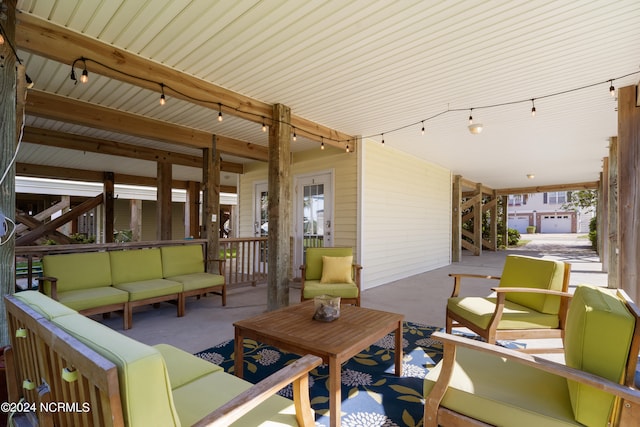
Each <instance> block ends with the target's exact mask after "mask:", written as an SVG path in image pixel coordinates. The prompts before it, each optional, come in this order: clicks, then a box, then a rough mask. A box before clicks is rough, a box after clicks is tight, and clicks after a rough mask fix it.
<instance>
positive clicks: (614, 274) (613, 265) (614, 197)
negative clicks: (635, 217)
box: [606, 136, 620, 289]
mask: <svg viewBox="0 0 640 427" xmlns="http://www.w3.org/2000/svg"><path fill="white" fill-rule="evenodd" d="M608 181H609V192H608V196H609V197H608V198H609V202H608V203H607V207H608V213H607V218H606V220H607V222H608V223H609V236H607V237H608V239H609V245H608V248H609V256H608V257H607V258H608V264H609V265H608V266H607V279H608V280H607V286H608V287H609V288H613V289H616V288H618V276H619V274H620V272H619V266H618V137H615V136H614V137H612V138H611V141H610V142H609V180H608Z"/></svg>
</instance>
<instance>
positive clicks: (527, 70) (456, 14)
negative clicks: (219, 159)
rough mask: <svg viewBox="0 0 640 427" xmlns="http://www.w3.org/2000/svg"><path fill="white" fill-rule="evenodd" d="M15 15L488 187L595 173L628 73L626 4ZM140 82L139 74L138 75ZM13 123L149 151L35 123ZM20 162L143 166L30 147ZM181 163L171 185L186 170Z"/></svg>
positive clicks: (634, 55) (113, 87) (96, 90)
mask: <svg viewBox="0 0 640 427" xmlns="http://www.w3.org/2000/svg"><path fill="white" fill-rule="evenodd" d="M18 9H20V10H22V11H23V12H25V13H30V14H33V15H35V16H37V17H40V18H42V19H46V20H50V21H52V22H53V23H56V24H58V25H61V26H64V27H67V28H69V29H71V30H74V31H77V32H80V33H82V34H84V35H87V36H90V37H93V38H96V39H99V40H101V41H103V42H106V43H109V44H112V45H114V46H116V47H118V48H122V49H125V50H127V51H129V52H131V53H134V54H137V55H140V56H141V57H144V58H147V59H150V60H153V61H155V62H158V63H161V64H163V65H166V66H169V67H172V68H174V69H176V70H179V71H181V72H184V73H187V74H190V75H193V76H196V77H198V78H201V79H203V80H206V81H208V82H211V83H214V84H216V85H219V86H222V87H224V88H227V89H230V90H232V91H234V92H237V93H240V94H243V95H246V96H249V97H252V98H254V99H258V100H261V101H264V102H267V103H281V104H285V105H287V106H289V107H290V108H291V110H292V112H293V113H295V114H296V115H298V116H301V117H304V118H307V119H310V120H312V121H314V122H317V123H320V124H322V125H325V126H328V127H330V128H333V129H336V130H339V131H342V132H345V133H347V134H351V135H361V136H365V137H370V138H371V139H373V140H376V141H381V140H382V139H383V137H382V134H384V141H385V146H387V147H389V149H397V150H402V151H404V152H407V153H410V154H412V155H415V156H417V157H420V158H423V159H426V160H429V161H431V162H434V163H436V164H439V165H442V166H444V167H446V168H448V169H451V170H452V172H453V173H455V174H461V175H463V176H464V177H466V178H468V179H471V180H474V181H478V182H482V183H484V184H486V185H488V186H490V187H493V188H497V189H500V188H507V187H525V186H531V185H551V184H566V183H578V182H587V181H596V180H598V175H599V173H600V171H601V167H602V158H603V157H606V156H607V154H608V150H607V146H608V139H609V138H610V137H612V136H615V135H616V133H617V113H616V105H617V104H616V99H615V97H612V96H610V94H609V86H610V83H609V80H610V79H614V81H613V84H614V85H615V87H616V88H618V87H622V86H628V85H633V84H636V83H637V82H638V80H640V67H639V66H640V1H638V0H620V1H614V0H593V1H587V0H562V1H560V0H531V1H508V0H495V1H479V0H458V1H455V0H441V1H435V0H421V1H415V0H414V1H411V0H381V1H372V0H353V1H347V0H336V1H318V0H310V1H303V0H262V1H261V0H238V1H228V0H219V1H214V0H78V1H72V0H18ZM19 55H20V57H21V59H22V60H23V61H24V62H25V64H26V66H27V73H28V74H29V75H30V77H31V78H32V79H33V80H34V81H35V88H36V89H39V90H43V91H47V92H51V93H55V94H60V95H64V96H68V97H72V98H77V99H81V100H85V101H89V102H92V103H96V104H99V105H103V106H107V107H111V108H117V109H120V110H123V111H127V112H133V113H137V114H143V115H146V116H149V117H153V118H157V119H161V120H165V121H168V122H172V123H177V124H181V125H183V126H189V127H192V128H196V129H200V130H205V131H208V132H211V133H217V134H220V135H225V136H229V137H233V138H236V139H239V140H243V141H247V142H251V143H254V144H259V145H267V134H265V133H263V132H262V131H261V129H260V125H256V124H255V123H252V122H248V121H245V120H242V119H239V118H232V117H231V116H230V115H225V120H224V121H223V122H222V123H218V122H217V121H216V120H215V116H216V115H217V112H216V111H214V112H212V110H210V109H205V108H202V107H198V106H195V105H193V104H190V103H188V102H185V101H179V100H177V99H172V98H171V96H170V94H169V93H168V94H167V95H168V96H167V98H168V102H167V105H165V106H162V107H161V106H160V105H159V104H158V98H159V93H156V92H153V91H149V90H146V89H141V88H138V87H136V86H133V85H130V84H126V83H121V82H119V81H116V80H112V79H109V78H106V77H101V76H99V75H97V74H96V73H91V74H90V81H89V82H88V83H87V84H85V85H82V84H77V85H74V84H73V82H71V81H70V80H69V72H70V64H60V63H56V62H54V61H51V60H47V59H44V58H41V57H37V56H35V55H32V54H30V53H28V52H25V51H19ZM85 56H87V57H90V56H91V52H87V53H86V55H85ZM629 74H631V75H629ZM622 76H626V77H622ZM141 77H147V78H149V76H144V75H143V71H142V70H141ZM619 77H621V78H619ZM150 78H152V76H151V77H150ZM595 83H599V84H595ZM594 84H595V85H594ZM590 85H592V86H591V87H588V88H584V89H580V90H575V91H573V89H577V88H582V87H585V86H590ZM549 95H552V96H549ZM531 99H535V107H536V110H537V115H536V117H535V118H534V117H532V116H531V113H530V111H531V107H532V103H531ZM517 101H522V102H517ZM505 103H506V104H509V105H503V106H500V107H491V108H483V107H487V106H493V105H496V104H505ZM471 108H473V109H474V110H473V117H474V120H475V121H479V122H482V123H483V124H484V131H483V132H482V133H481V134H480V135H471V134H470V133H469V131H468V130H467V125H468V116H469V114H470V111H469V110H470V109H471ZM452 110H455V111H452ZM443 112H444V114H441V115H438V114H439V113H443ZM436 115H438V116H437V117H434V116H436ZM432 117H434V118H432ZM423 120H424V126H425V128H426V132H425V135H424V136H423V135H421V131H420V130H421V127H422V121H423ZM27 123H28V124H29V125H30V126H35V127H43V128H50V129H58V130H64V131H66V132H71V133H79V134H83V135H89V136H95V137H101V138H106V139H111V140H117V141H123V142H128V143H136V144H142V145H154V144H158V143H156V142H154V141H145V140H141V139H140V138H134V137H131V136H126V135H119V134H112V133H109V132H105V131H101V130H96V129H89V128H82V127H79V126H77V125H71V124H64V123H57V122H53V121H51V120H44V119H40V118H34V117H29V118H28V119H27ZM396 129H400V130H396ZM318 145H319V144H318V143H316V142H311V141H309V140H305V139H304V138H298V141H297V142H296V143H293V144H292V146H293V150H294V151H299V150H307V149H317V148H318ZM157 146H159V147H160V146H162V145H161V144H158V145H157ZM175 150H176V151H181V152H189V153H191V151H189V149H185V148H178V147H176V148H175ZM345 155H347V154H345ZM79 156H85V160H84V163H83V161H82V158H81V157H79ZM225 160H230V161H243V160H241V159H237V158H228V159H227V158H225ZM18 161H19V162H28V163H36V164H48V165H54V166H62V167H82V168H86V169H92V168H106V167H109V168H111V170H113V171H114V172H116V173H118V172H121V173H128V174H132V173H133V171H137V173H139V174H144V175H153V173H154V171H155V169H154V168H153V167H149V165H147V166H140V165H138V166H136V162H133V161H129V160H123V159H116V158H110V156H105V158H101V159H94V160H92V161H91V162H89V161H86V154H82V153H75V154H74V153H73V152H70V153H65V155H57V156H56V155H52V154H51V150H50V149H44V148H43V147H40V146H36V145H33V144H24V147H23V149H21V152H20V155H19V158H18ZM245 161H246V160H245ZM80 165H82V166H80ZM191 169H193V168H180V169H179V171H176V172H174V178H176V179H198V172H197V170H191ZM527 174H535V176H536V177H535V179H534V180H533V181H531V180H528V179H527V178H526V175H527ZM231 175H233V174H231ZM227 178H229V177H227ZM230 180H231V181H232V177H231V179H230ZM223 183H225V182H224V180H223ZM227 183H229V181H228V182H227Z"/></svg>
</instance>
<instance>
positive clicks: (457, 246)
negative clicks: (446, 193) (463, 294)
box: [451, 175, 462, 262]
mask: <svg viewBox="0 0 640 427" xmlns="http://www.w3.org/2000/svg"><path fill="white" fill-rule="evenodd" d="M461 179H462V176H461V175H454V177H453V190H452V195H451V262H460V259H461V258H462V245H461V240H462V231H461V230H462V212H460V204H461V203H462V186H461V184H460V180H461Z"/></svg>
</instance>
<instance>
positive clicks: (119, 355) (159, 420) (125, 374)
mask: <svg viewBox="0 0 640 427" xmlns="http://www.w3.org/2000/svg"><path fill="white" fill-rule="evenodd" d="M52 321H53V323H55V324H56V325H57V326H59V327H60V328H62V329H63V330H65V331H67V332H68V333H69V334H71V335H73V336H74V337H76V338H77V339H78V340H80V341H81V342H83V343H84V344H86V345H87V346H89V347H91V348H92V349H93V350H95V351H96V352H98V353H99V354H101V355H102V356H104V357H105V358H107V359H109V360H110V361H111V362H113V363H114V364H115V365H116V366H117V367H118V379H119V383H120V394H121V396H120V397H121V401H122V411H123V414H124V418H125V424H126V425H128V426H179V425H180V421H179V419H178V414H177V413H176V411H175V407H174V405H173V395H172V392H171V384H170V383H169V376H168V374H167V370H166V368H165V363H164V359H163V358H162V355H161V354H160V352H159V351H158V350H156V349H154V348H153V347H150V346H148V345H145V344H142V343H140V342H138V341H135V340H133V339H131V338H129V337H127V336H124V335H122V334H120V333H118V332H116V331H114V330H112V329H110V328H108V327H106V326H104V325H102V324H100V323H98V322H95V321H93V320H91V319H89V318H87V317H84V316H82V315H80V314H72V315H68V316H62V317H57V318H55V319H53V320H52Z"/></svg>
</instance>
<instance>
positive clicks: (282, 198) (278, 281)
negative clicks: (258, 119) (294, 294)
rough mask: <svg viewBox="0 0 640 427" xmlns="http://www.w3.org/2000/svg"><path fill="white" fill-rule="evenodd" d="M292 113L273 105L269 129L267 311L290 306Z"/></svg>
mask: <svg viewBox="0 0 640 427" xmlns="http://www.w3.org/2000/svg"><path fill="white" fill-rule="evenodd" d="M289 123H291V110H290V109H289V108H288V107H286V106H284V105H282V104H275V105H274V106H273V124H272V126H271V127H270V128H269V183H268V189H269V234H268V238H267V242H268V248H269V250H268V255H267V257H268V258H267V259H268V263H269V272H268V274H267V310H269V311H271V310H275V309H277V308H280V307H285V306H287V305H289V273H290V271H291V268H290V262H291V256H290V254H291V247H290V242H289V237H290V235H291V214H290V203H291V183H290V176H291V153H290V151H291V150H290V146H291V142H290V141H291V125H290V124H289Z"/></svg>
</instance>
